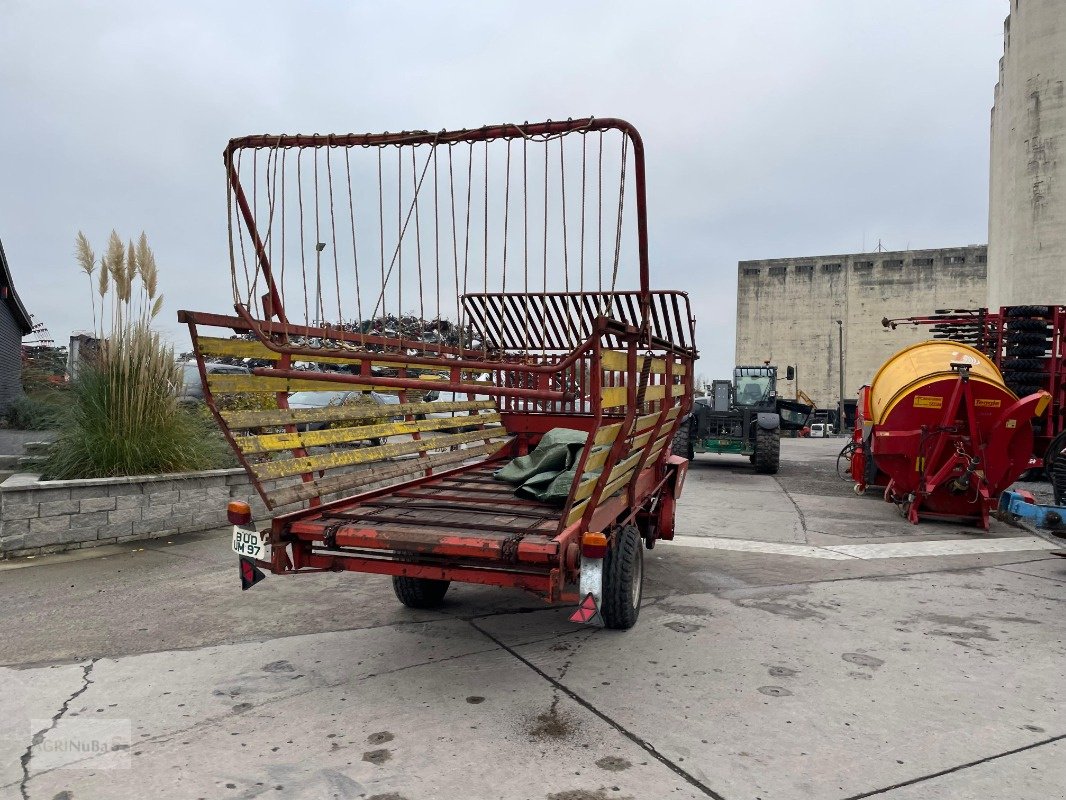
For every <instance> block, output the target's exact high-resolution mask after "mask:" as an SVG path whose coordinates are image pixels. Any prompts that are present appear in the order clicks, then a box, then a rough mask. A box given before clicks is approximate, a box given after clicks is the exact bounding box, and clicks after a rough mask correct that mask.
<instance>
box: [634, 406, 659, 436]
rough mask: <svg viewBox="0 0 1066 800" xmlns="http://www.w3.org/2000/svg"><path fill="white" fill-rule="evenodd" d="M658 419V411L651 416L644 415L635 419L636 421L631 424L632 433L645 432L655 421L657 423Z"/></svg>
mask: <svg viewBox="0 0 1066 800" xmlns="http://www.w3.org/2000/svg"><path fill="white" fill-rule="evenodd" d="M658 419H659V412H658V411H655V412H653V413H651V414H645V415H644V416H642V417H637V419H636V421H635V422H634V423H633V432H634V433H640V432H641V431H646V430H647V429H648V428H650V427H651V426H652V425H654V424H655V423H656V421H658Z"/></svg>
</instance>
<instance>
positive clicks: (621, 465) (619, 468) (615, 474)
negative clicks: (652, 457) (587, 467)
mask: <svg viewBox="0 0 1066 800" xmlns="http://www.w3.org/2000/svg"><path fill="white" fill-rule="evenodd" d="M638 461H640V453H639V452H637V453H633V454H632V455H630V456H628V457H626V458H624V459H623V460H621V461H619V462H618V463H617V464H615V465H614V469H612V470H611V474H610V475H608V476H607V483H608V485H610V484H611V483H613V482H614V481H616V480H618V479H619V478H621V477H623V476H624V475H628V474H629V473H630V472H632V471H633V467H635V466H636V465H637V462H638Z"/></svg>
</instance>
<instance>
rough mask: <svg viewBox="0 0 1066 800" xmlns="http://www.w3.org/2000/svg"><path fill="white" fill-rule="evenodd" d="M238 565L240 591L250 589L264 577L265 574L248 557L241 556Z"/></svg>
mask: <svg viewBox="0 0 1066 800" xmlns="http://www.w3.org/2000/svg"><path fill="white" fill-rule="evenodd" d="M240 567H241V591H242V592H243V591H246V590H248V589H251V588H252V587H253V586H255V585H256V584H257V583H259V581H261V580H263V578H265V577H266V575H264V574H263V571H262V570H260V569H259V567H257V566H256V565H255V562H254V561H252V559H250V558H241V559H240Z"/></svg>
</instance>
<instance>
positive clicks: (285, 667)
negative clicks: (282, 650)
mask: <svg viewBox="0 0 1066 800" xmlns="http://www.w3.org/2000/svg"><path fill="white" fill-rule="evenodd" d="M262 669H263V672H295V671H296V667H294V666H293V665H292V664H290V663H289V662H288V661H271V662H270V663H269V664H264V665H263V667H262Z"/></svg>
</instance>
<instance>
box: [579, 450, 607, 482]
mask: <svg viewBox="0 0 1066 800" xmlns="http://www.w3.org/2000/svg"><path fill="white" fill-rule="evenodd" d="M610 454H611V448H610V447H603V448H602V449H596V450H593V452H591V453H589V457H588V460H587V461H586V462H585V472H584V473H583V475H587V474H588V473H590V472H592V471H593V470H596V469H599V468H600V467H602V466H603V465H604V464H605V463H606V462H607V456H609V455H610Z"/></svg>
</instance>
